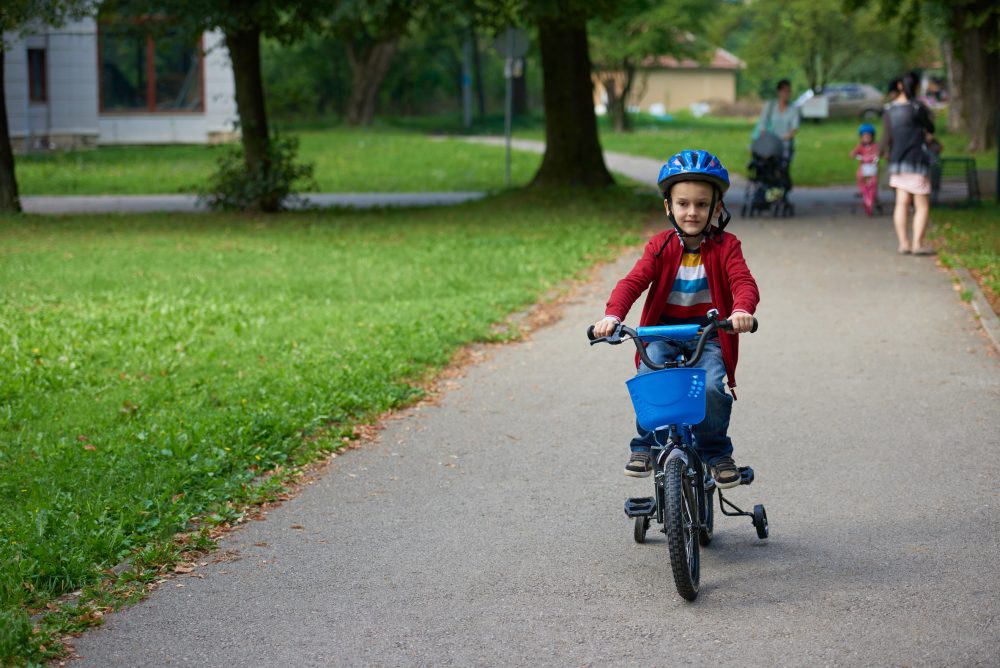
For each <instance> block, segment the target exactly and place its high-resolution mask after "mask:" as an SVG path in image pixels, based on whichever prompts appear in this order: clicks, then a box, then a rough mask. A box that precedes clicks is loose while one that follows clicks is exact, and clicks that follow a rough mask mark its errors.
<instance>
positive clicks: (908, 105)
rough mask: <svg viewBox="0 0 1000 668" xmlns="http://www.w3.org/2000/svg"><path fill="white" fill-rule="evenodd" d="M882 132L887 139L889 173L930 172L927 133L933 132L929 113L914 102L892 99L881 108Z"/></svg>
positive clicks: (923, 173) (932, 122) (927, 173)
mask: <svg viewBox="0 0 1000 668" xmlns="http://www.w3.org/2000/svg"><path fill="white" fill-rule="evenodd" d="M883 122H884V124H885V132H884V133H883V135H882V136H883V137H885V138H886V139H888V140H889V149H890V150H889V173H890V174H922V175H924V176H929V175H930V173H931V161H930V154H929V152H928V151H927V133H928V132H930V133H933V132H934V121H933V120H931V112H930V111H929V110H928V109H927V107H925V106H924V105H922V104H920V103H918V102H894V103H892V104H891V105H889V108H888V109H887V110H886V111H885V115H884V120H883Z"/></svg>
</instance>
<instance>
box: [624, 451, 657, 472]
mask: <svg viewBox="0 0 1000 668" xmlns="http://www.w3.org/2000/svg"><path fill="white" fill-rule="evenodd" d="M652 471H653V466H652V464H651V463H650V456H649V453H648V452H642V451H638V452H633V453H632V455H631V456H630V457H629V458H628V464H626V465H625V475H627V476H632V477H633V478H645V477H646V476H648V475H649V474H650V473H651V472H652Z"/></svg>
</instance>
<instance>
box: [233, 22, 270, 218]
mask: <svg viewBox="0 0 1000 668" xmlns="http://www.w3.org/2000/svg"><path fill="white" fill-rule="evenodd" d="M226 48H227V49H229V56H230V58H232V61H233V78H234V81H235V84H236V109H237V112H238V113H239V115H240V135H241V137H242V140H241V141H242V144H243V159H244V160H245V161H246V165H247V170H248V171H249V172H250V173H251V174H255V175H257V174H259V175H261V178H267V175H268V174H269V173H270V171H271V150H270V149H271V136H270V133H269V131H268V125H267V110H266V108H265V105H264V86H263V84H262V83H261V76H260V27H259V26H252V27H243V28H240V29H238V30H233V31H231V32H228V33H226ZM255 178H256V177H255ZM257 208H259V209H260V210H261V211H266V212H273V211H278V210H279V209H280V208H281V201H280V200H278V199H276V198H275V197H273V196H265V197H264V198H263V199H261V201H259V202H258V203H257Z"/></svg>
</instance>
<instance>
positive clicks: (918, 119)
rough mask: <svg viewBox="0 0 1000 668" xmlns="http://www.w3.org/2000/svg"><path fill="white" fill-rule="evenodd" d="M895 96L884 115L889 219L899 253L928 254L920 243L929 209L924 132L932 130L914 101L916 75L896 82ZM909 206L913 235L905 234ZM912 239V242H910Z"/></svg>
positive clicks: (924, 110)
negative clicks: (891, 193)
mask: <svg viewBox="0 0 1000 668" xmlns="http://www.w3.org/2000/svg"><path fill="white" fill-rule="evenodd" d="M897 90H898V91H899V95H898V96H897V97H896V99H895V100H893V101H892V103H891V104H890V105H889V107H888V108H887V109H886V111H885V114H884V120H883V123H884V126H885V129H884V132H883V134H882V137H883V138H884V141H885V145H884V146H883V148H882V154H883V155H886V154H888V156H889V187H891V188H894V189H895V190H896V208H895V210H894V211H893V214H892V222H893V224H894V225H895V227H896V237H897V239H898V240H899V252H900V253H903V254H906V253H913V254H914V255H930V254H932V253H933V252H934V251H933V250H932V249H931V248H930V247H928V246H925V245H924V235H925V234H926V233H927V223H928V222H929V220H930V209H931V201H930V196H931V179H930V175H931V159H930V152H929V151H928V149H927V138H928V135H931V134H933V133H934V121H933V120H932V119H931V112H930V110H929V109H928V108H927V107H926V106H924V105H923V104H920V103H919V102H917V99H916V98H917V75H916V74H914V73H913V72H909V73H907V74H905V75H903V78H902V79H901V80H900V81H899V82H898V84H897ZM911 205H912V206H913V211H914V212H913V236H912V238H911V237H910V236H909V217H910V206H911ZM911 239H912V242H911Z"/></svg>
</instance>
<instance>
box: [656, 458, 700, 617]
mask: <svg viewBox="0 0 1000 668" xmlns="http://www.w3.org/2000/svg"><path fill="white" fill-rule="evenodd" d="M686 469H687V465H686V464H685V463H684V461H683V460H681V459H679V458H676V459H671V460H670V461H669V462H667V467H666V470H665V471H664V473H663V496H664V499H663V501H664V508H663V524H664V527H665V529H666V533H667V551H668V552H669V553H670V570H671V571H673V574H674V584H675V585H676V586H677V592H678V593H679V594H680V595H681V596H683V597H684V598H685V599H687V600H689V601H693V600H694V599H695V598H697V597H698V584H699V581H700V579H701V563H700V554H699V544H698V539H699V534H700V533H701V527H700V526H699V521H698V517H699V514H698V496H697V491H696V490H695V485H694V480H693V478H692V477H690V476H688V475H687V473H686Z"/></svg>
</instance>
